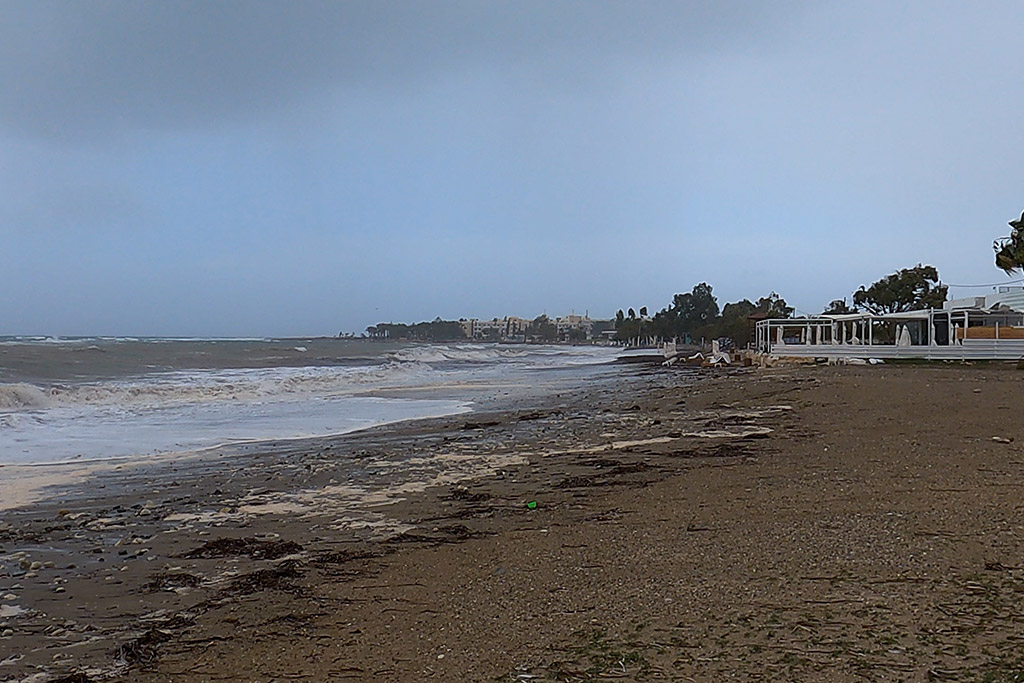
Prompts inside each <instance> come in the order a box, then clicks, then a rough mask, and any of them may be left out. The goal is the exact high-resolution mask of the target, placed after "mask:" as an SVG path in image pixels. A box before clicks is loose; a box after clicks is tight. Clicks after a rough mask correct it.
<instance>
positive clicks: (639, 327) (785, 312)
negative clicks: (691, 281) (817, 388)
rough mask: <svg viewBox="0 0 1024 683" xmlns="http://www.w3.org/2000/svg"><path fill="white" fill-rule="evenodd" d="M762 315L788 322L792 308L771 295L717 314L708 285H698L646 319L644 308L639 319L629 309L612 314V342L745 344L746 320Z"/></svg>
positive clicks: (731, 305)
mask: <svg viewBox="0 0 1024 683" xmlns="http://www.w3.org/2000/svg"><path fill="white" fill-rule="evenodd" d="M759 312H760V313H763V314H764V316H765V317H770V318H789V317H791V316H792V315H793V307H792V306H789V305H788V304H787V303H786V300H785V299H783V298H782V297H781V296H779V295H778V294H776V293H775V292H772V293H771V294H769V295H768V296H766V297H761V298H760V299H758V300H757V303H754V302H751V301H750V300H748V299H742V300H740V301H735V302H732V303H727V304H726V305H725V307H724V308H722V309H721V310H719V308H718V300H717V299H716V298H715V296H714V294H713V289H712V287H711V285H709V284H708V283H706V282H702V283H700V284H699V285H696V286H694V288H693V290H691V291H690V292H687V293H685V294H676V295H675V296H674V297H672V303H671V304H670V305H668V306H666V307H665V308H663V309H661V310H660V311H658V312H657V313H655V314H654V316H653V317H648V315H647V307H646V306H644V307H642V308H641V309H640V313H639V315H638V314H637V313H636V311H634V310H633V309H632V308H630V309H629V312H628V313H623V312H622V310H621V309H620V310H619V311H618V312H617V313H616V314H615V330H616V332H615V338H616V339H618V340H620V341H626V340H629V339H635V338H637V337H659V338H662V339H679V340H681V341H684V342H688V341H693V340H699V339H714V338H718V337H727V338H730V339H733V340H734V341H735V342H736V343H738V344H746V342H747V340H748V339H749V337H750V330H751V326H752V325H753V322H752V321H751V319H750V316H752V315H754V314H755V313H759Z"/></svg>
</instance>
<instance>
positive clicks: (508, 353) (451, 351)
mask: <svg viewBox="0 0 1024 683" xmlns="http://www.w3.org/2000/svg"><path fill="white" fill-rule="evenodd" d="M528 353H529V352H528V351H524V350H522V349H508V348H502V347H481V346H472V345H468V344H455V345H448V346H419V347H410V348H407V349H402V350H401V351H395V352H393V353H390V354H388V357H389V358H390V359H391V360H394V361H398V362H402V363H460V362H461V363H494V362H496V361H502V360H509V359H514V358H522V357H524V356H526V355H528Z"/></svg>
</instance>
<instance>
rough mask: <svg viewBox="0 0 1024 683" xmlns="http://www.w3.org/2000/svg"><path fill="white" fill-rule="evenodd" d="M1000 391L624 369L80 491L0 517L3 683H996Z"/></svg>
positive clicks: (1005, 440)
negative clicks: (546, 393)
mask: <svg viewBox="0 0 1024 683" xmlns="http://www.w3.org/2000/svg"><path fill="white" fill-rule="evenodd" d="M1022 377H1024V375H1022V374H1021V372H1020V371H1017V370H1016V369H1014V367H1013V366H1012V365H986V366H982V365H979V366H963V365H943V366H892V365H885V366H878V367H870V368H854V367H824V366H816V367H791V368H773V369H768V370H754V369H745V370H732V371H718V372H714V371H712V372H705V373H700V374H695V373H693V372H688V371H684V370H679V369H676V370H667V369H661V368H655V367H652V368H642V367H637V369H636V372H635V373H631V374H626V375H624V377H623V379H622V380H621V382H620V383H619V384H618V385H615V386H613V385H608V384H600V385H594V386H593V387H592V388H588V389H583V390H580V391H576V392H566V393H562V394H560V395H554V396H551V397H548V398H547V399H545V400H543V401H540V402H537V401H534V402H531V403H529V404H526V403H524V404H522V405H516V406H513V407H511V408H510V409H508V410H502V411H495V412H482V413H481V412H477V413H472V414H467V415H458V416H451V417H446V418H440V419H431V420H423V421H417V422H410V423H404V424H401V425H392V426H389V427H383V428H379V429H373V430H368V431H366V432H362V433H358V434H352V435H348V436H346V437H342V438H333V439H322V440H315V441H302V442H287V443H281V444H278V445H274V444H264V445H262V446H260V448H259V449H258V450H249V449H246V448H245V447H239V448H237V449H236V450H235V451H234V452H221V453H218V454H216V455H212V456H209V457H204V458H193V459H190V460H187V461H172V460H161V461H158V462H150V463H148V464H139V463H135V464H132V465H130V466H129V465H126V466H124V467H118V466H115V467H112V468H103V469H101V470H98V471H96V472H94V473H93V474H92V476H91V478H89V479H87V480H85V483H84V484H83V483H82V482H77V483H74V482H72V483H69V484H68V485H67V486H66V487H65V488H63V489H61V490H60V491H59V492H58V493H57V495H56V496H51V497H50V498H48V499H46V500H43V501H37V502H34V503H31V504H29V505H27V506H24V507H19V508H12V509H7V510H5V511H3V512H0V555H2V556H3V562H4V563H3V565H2V568H0V680H5V681H7V680H13V681H26V680H27V681H39V682H42V681H65V682H70V681H75V682H77V683H82V682H85V681H108V680H117V681H154V682H155V681H183V682H184V681H221V680H238V681H282V680H322V681H328V680H331V681H333V680H363V681H419V680H425V679H431V680H444V681H500V680H505V681H516V680H519V681H587V680H611V679H615V680H638V681H640V680H682V681H686V680H695V681H703V680H722V679H736V680H806V681H821V680H835V681H861V680H879V681H890V680H992V681H1002V680H1006V681H1010V680H1018V679H1016V678H1014V676H1020V675H1021V672H1022V671H1024V650H1022V648H1021V642H1022V638H1024V626H1022V623H1024V617H1022V616H1021V611H1020V608H1019V603H1020V595H1021V591H1024V562H1022V550H1024V548H1022V537H1024V526H1022V522H1024V514H1022V505H1024V504H1022V503H1021V498H1020V496H1021V486H1022V484H1021V477H1020V475H1021V472H1022V470H1024V453H1022V451H1021V445H1022V443H1024V442H1022V440H1021V436H1022V435H1021V434H1020V420H1019V415H1018V409H1017V407H1018V406H1019V405H1020V400H1021V398H1022V394H1024V389H1022V386H1024V385H1022V383H1021V382H1022ZM353 461H357V462H358V467H357V468H356V469H353V467H352V463H353ZM342 465H344V467H342ZM51 493H52V492H51Z"/></svg>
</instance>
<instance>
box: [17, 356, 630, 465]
mask: <svg viewBox="0 0 1024 683" xmlns="http://www.w3.org/2000/svg"><path fill="white" fill-rule="evenodd" d="M619 353H620V350H619V349H616V348H611V347H601V346H562V345H556V346H542V345H536V346H535V345H526V344H519V345H498V344H468V343H467V344H421V343H406V342H370V341H365V340H352V339H340V338H308V339H262V338H253V339H168V338H128V337H71V338H53V337H0V465H3V464H47V463H60V462H75V461H88V460H100V459H110V458H123V457H131V456H148V455H158V454H168V453H191V452H195V451H202V450H204V449H211V448H216V447H218V446H223V445H231V444H238V443H242V442H260V441H271V440H272V441H280V440H284V439H301V438H307V437H317V436H328V435H336V434H345V433H349V432H353V431H357V430H360V429H365V428H368V427H373V426H377V425H383V424H389V423H394V422H399V421H404V420H412V419H422V418H429V417H440V416H445V415H454V414H458V413H464V412H469V411H472V410H474V409H478V408H480V407H482V406H496V405H500V404H501V402H502V401H503V400H511V399H514V398H519V399H521V398H524V397H531V396H540V395H544V394H547V393H552V392H556V391H562V390H566V389H571V387H572V386H574V385H578V383H580V382H584V381H590V380H599V379H607V378H610V377H612V376H613V375H614V373H615V372H616V371H620V370H618V366H615V365H613V364H612V361H614V360H615V359H616V358H617V356H618V355H619Z"/></svg>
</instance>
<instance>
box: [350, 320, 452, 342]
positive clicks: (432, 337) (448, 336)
mask: <svg viewBox="0 0 1024 683" xmlns="http://www.w3.org/2000/svg"><path fill="white" fill-rule="evenodd" d="M366 334H367V336H369V337H370V338H372V339H413V340H416V341H458V340H460V339H465V338H466V333H465V331H464V330H463V329H462V324H461V323H459V321H457V320H441V318H439V317H438V318H434V319H433V320H431V321H430V322H421V323H414V324H412V325H407V324H405V323H377V324H376V325H370V326H369V327H367V328H366Z"/></svg>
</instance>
